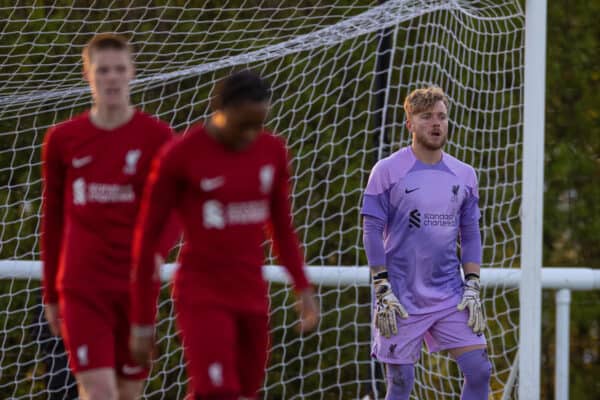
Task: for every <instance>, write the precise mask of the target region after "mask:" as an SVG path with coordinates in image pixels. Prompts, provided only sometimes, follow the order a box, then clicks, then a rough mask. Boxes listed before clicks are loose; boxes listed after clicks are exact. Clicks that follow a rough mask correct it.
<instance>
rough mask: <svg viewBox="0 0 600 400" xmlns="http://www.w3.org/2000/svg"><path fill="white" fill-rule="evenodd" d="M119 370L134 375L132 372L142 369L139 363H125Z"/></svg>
mask: <svg viewBox="0 0 600 400" xmlns="http://www.w3.org/2000/svg"><path fill="white" fill-rule="evenodd" d="M121 370H122V371H123V373H124V374H125V375H134V374H139V373H140V372H142V371H143V370H144V369H143V368H142V367H141V366H139V365H137V366H129V365H127V364H124V365H123V368H121Z"/></svg>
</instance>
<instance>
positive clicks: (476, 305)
mask: <svg viewBox="0 0 600 400" xmlns="http://www.w3.org/2000/svg"><path fill="white" fill-rule="evenodd" d="M479 287H480V285H479V277H478V276H476V275H475V274H473V275H471V277H469V276H467V278H466V281H465V291H464V293H463V297H462V300H461V301H460V303H459V304H458V306H456V308H457V309H458V310H459V311H462V310H464V309H465V308H466V309H468V310H469V322H467V325H468V326H470V327H471V329H473V332H475V333H478V334H479V333H482V332H483V331H484V330H485V319H484V318H483V308H482V307H481V299H480V297H479V292H480V289H479Z"/></svg>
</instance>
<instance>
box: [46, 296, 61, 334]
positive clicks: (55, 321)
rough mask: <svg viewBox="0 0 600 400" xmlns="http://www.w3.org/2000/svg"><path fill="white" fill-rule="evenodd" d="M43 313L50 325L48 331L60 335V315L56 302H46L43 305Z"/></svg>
mask: <svg viewBox="0 0 600 400" xmlns="http://www.w3.org/2000/svg"><path fill="white" fill-rule="evenodd" d="M44 314H45V315H46V320H47V321H48V325H49V326H50V332H51V333H52V334H53V335H54V336H60V316H59V314H58V304H56V303H53V304H46V305H45V306H44Z"/></svg>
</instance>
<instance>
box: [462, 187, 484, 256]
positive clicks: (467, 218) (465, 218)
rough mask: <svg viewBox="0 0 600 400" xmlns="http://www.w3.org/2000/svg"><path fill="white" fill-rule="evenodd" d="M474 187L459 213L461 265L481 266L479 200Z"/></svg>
mask: <svg viewBox="0 0 600 400" xmlns="http://www.w3.org/2000/svg"><path fill="white" fill-rule="evenodd" d="M476 191H477V189H476V187H475V188H473V189H471V190H470V193H469V196H468V197H467V199H466V200H465V202H464V204H463V206H462V210H461V213H460V245H461V259H462V263H463V264H465V263H468V262H472V263H476V264H481V233H480V232H479V218H480V212H479V205H478V202H479V198H478V196H477V195H476Z"/></svg>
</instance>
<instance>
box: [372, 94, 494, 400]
mask: <svg viewBox="0 0 600 400" xmlns="http://www.w3.org/2000/svg"><path fill="white" fill-rule="evenodd" d="M404 109H405V112H406V127H407V129H408V130H409V132H411V133H412V145H411V146H407V147H404V148H402V149H400V150H398V151H397V152H395V153H393V154H392V155H390V156H389V157H387V158H385V159H383V160H380V161H379V162H378V163H377V164H376V165H375V166H374V168H373V170H372V171H371V175H370V177H369V181H368V183H367V187H366V190H365V193H364V199H363V206H362V211H361V214H362V215H363V217H364V219H363V228H364V232H363V233H364V235H363V241H364V247H365V251H366V254H367V258H368V261H369V265H370V266H371V271H372V277H373V285H374V292H375V311H374V325H375V332H374V339H373V348H372V354H373V356H374V357H376V358H377V359H378V360H379V361H381V362H383V363H385V364H386V382H387V395H386V399H388V400H389V399H394V400H408V398H409V397H410V392H411V390H412V387H413V383H414V364H415V362H417V360H418V359H419V354H420V351H421V345H422V342H423V340H425V343H426V344H427V348H428V350H429V351H430V352H439V351H448V352H449V353H450V356H451V357H452V358H454V360H456V362H457V363H458V366H459V368H460V370H461V371H462V373H463V375H464V376H465V383H464V385H463V391H462V395H461V399H462V400H487V398H488V391H489V380H490V374H491V364H490V361H489V358H488V355H487V351H486V340H485V337H484V336H483V332H484V330H485V321H484V317H483V310H482V305H481V300H480V289H479V288H480V284H479V271H480V263H481V237H480V232H479V217H480V213H479V206H478V200H479V195H478V189H477V177H476V175H475V171H474V169H473V168H472V167H471V166H469V165H467V164H465V163H463V162H461V161H459V160H457V159H456V158H454V157H452V156H450V155H449V154H447V153H445V152H443V150H442V149H443V147H444V144H445V143H446V141H447V137H448V99H447V97H446V95H445V94H444V92H443V91H442V90H441V89H440V88H436V87H429V88H424V89H418V90H415V91H413V92H412V93H410V94H409V95H408V97H407V98H406V100H405V102H404ZM457 238H460V244H461V260H460V261H459V259H458V256H457V248H456V243H457ZM461 261H462V268H463V271H464V276H465V277H464V281H463V279H462V277H461V274H460V268H459V265H460V264H461Z"/></svg>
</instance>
